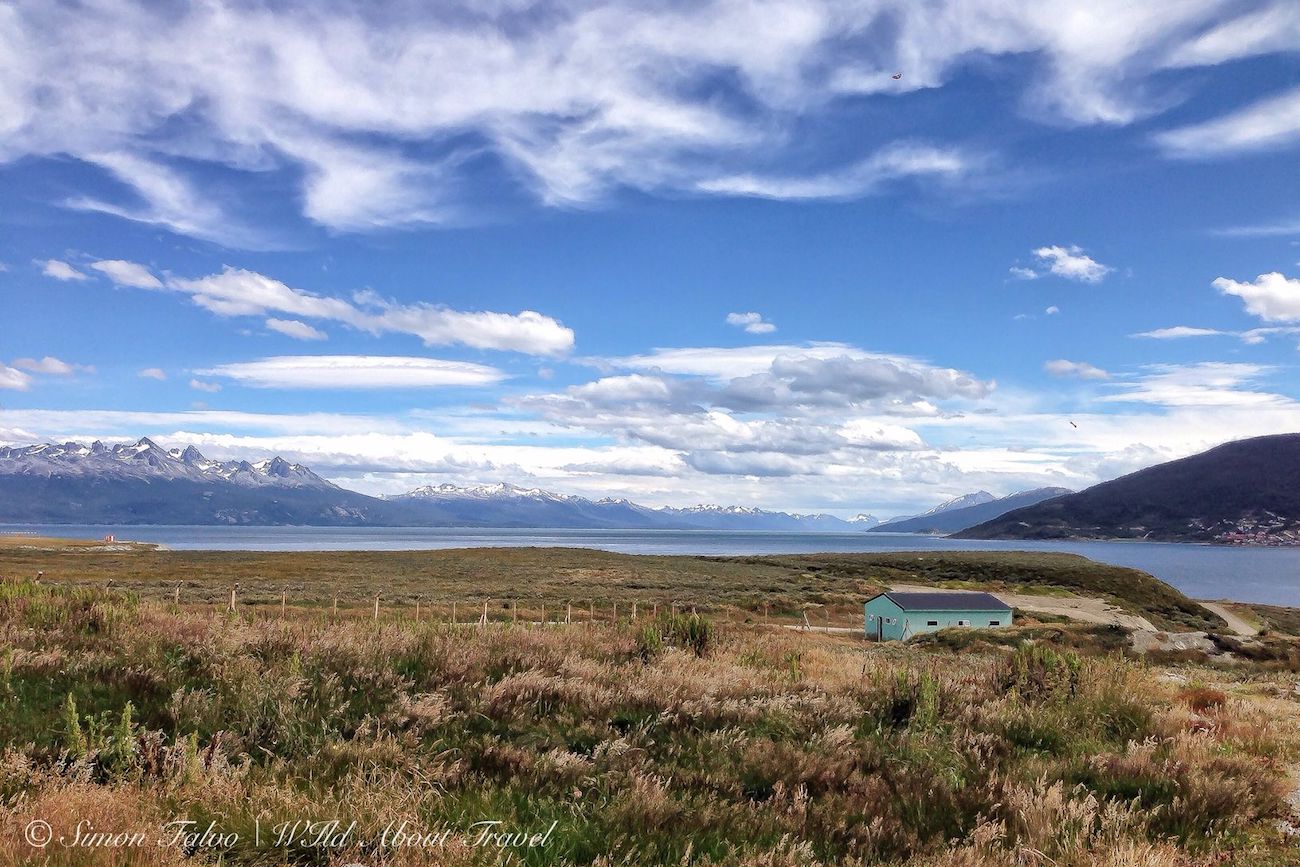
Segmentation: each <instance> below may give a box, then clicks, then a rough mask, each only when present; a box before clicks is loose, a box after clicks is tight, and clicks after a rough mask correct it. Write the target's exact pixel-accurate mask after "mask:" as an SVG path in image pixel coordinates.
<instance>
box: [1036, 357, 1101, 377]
mask: <svg viewBox="0 0 1300 867" xmlns="http://www.w3.org/2000/svg"><path fill="white" fill-rule="evenodd" d="M1043 370H1046V371H1047V372H1048V373H1050V374H1051V375H1052V376H1072V377H1076V378H1078V379H1110V374H1109V373H1107V372H1106V371H1104V370H1102V369H1101V368H1100V367H1097V366H1096V365H1094V364H1089V363H1088V362H1086V361H1068V360H1066V359H1064V358H1056V359H1053V360H1051V361H1049V362H1047V363H1046V364H1044V365H1043Z"/></svg>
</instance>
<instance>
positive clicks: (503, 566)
mask: <svg viewBox="0 0 1300 867" xmlns="http://www.w3.org/2000/svg"><path fill="white" fill-rule="evenodd" d="M38 572H40V573H43V576H44V577H43V580H44V581H45V582H47V583H53V584H58V585H67V586H77V587H105V586H110V584H111V586H113V587H117V588H122V589H127V590H131V591H133V592H135V593H137V594H139V595H140V596H141V597H142V598H147V599H174V598H176V592H177V589H178V588H179V591H180V597H179V598H180V600H181V603H182V604H184V605H198V606H203V605H207V606H212V605H226V604H228V601H229V597H230V592H231V590H232V589H234V588H236V587H237V588H238V589H237V602H238V603H239V604H241V605H247V606H252V607H254V608H276V609H278V607H279V606H280V604H281V602H282V600H283V601H285V602H286V603H287V605H288V606H289V607H293V608H304V609H314V610H323V609H327V608H328V609H333V607H334V605H335V601H336V600H337V604H338V606H339V607H340V609H341V610H343V611H353V612H362V613H364V612H367V611H372V610H373V609H372V606H373V601H374V597H375V595H376V594H378V595H379V596H380V605H381V613H388V614H399V613H400V614H403V615H405V616H408V617H409V616H413V615H414V611H415V606H416V604H417V602H418V603H419V604H420V606H421V611H422V613H424V614H425V615H428V616H433V615H435V614H436V616H438V617H441V618H442V619H448V618H449V617H450V615H451V603H452V602H453V601H455V602H456V603H457V604H458V606H459V607H458V611H457V617H458V619H468V618H469V617H471V616H478V615H479V614H481V612H482V605H483V603H484V602H485V601H487V602H489V616H490V617H491V618H493V619H507V618H511V617H513V616H514V611H515V609H516V607H517V608H518V610H519V612H520V616H521V617H524V618H526V619H532V620H536V619H540V618H541V615H542V607H543V606H546V616H547V618H548V619H555V618H556V616H557V615H560V612H561V611H565V612H567V610H568V608H567V607H568V606H569V605H572V606H573V610H574V614H573V616H574V617H582V618H584V619H585V618H587V617H589V616H590V613H591V606H594V607H595V615H596V617H597V618H600V619H606V620H608V619H611V618H612V617H613V613H614V611H613V606H614V605H616V604H617V605H620V606H622V608H623V611H624V614H626V613H628V612H630V609H631V605H632V603H633V602H634V601H635V602H636V603H637V604H638V605H639V606H641V607H644V606H647V605H651V606H653V605H658V606H660V607H671V606H672V605H674V604H676V605H678V606H681V607H691V606H693V607H695V609H696V610H698V611H702V612H704V611H707V612H710V613H712V614H714V615H715V616H722V617H726V618H728V619H731V618H739V619H741V620H744V619H745V618H749V619H751V620H757V621H762V620H763V619H764V617H765V616H766V617H767V619H769V620H785V621H789V622H797V621H800V620H801V619H802V615H803V612H804V611H807V612H808V616H809V619H810V622H812V623H813V624H814V625H826V624H827V623H830V624H832V625H837V626H850V625H856V626H858V627H860V626H861V625H862V607H861V606H862V603H863V601H864V600H865V599H866V598H867V597H869V596H870V595H872V594H873V593H876V592H878V591H879V590H881V589H884V588H885V587H887V586H888V585H890V584H893V583H910V584H933V585H935V586H942V587H956V588H970V587H979V588H980V589H991V590H997V589H1006V590H1014V591H1015V592H1020V593H1025V592H1029V593H1035V592H1039V593H1047V594H1052V593H1077V594H1081V595H1088V596H1096V597H1101V598H1104V599H1107V600H1109V601H1111V602H1113V603H1114V604H1116V605H1118V606H1119V607H1121V608H1124V609H1126V610H1128V611H1131V612H1133V613H1137V614H1142V615H1144V616H1146V617H1148V618H1149V619H1150V620H1151V621H1152V622H1153V623H1155V624H1156V625H1157V626H1159V627H1161V628H1164V629H1169V630H1171V631H1186V630H1194V629H1209V630H1214V629H1221V628H1223V625H1224V624H1223V622H1222V621H1221V620H1220V619H1219V618H1218V617H1217V616H1215V615H1213V614H1211V613H1210V612H1208V611H1206V610H1205V609H1203V608H1201V607H1200V606H1199V605H1197V604H1195V603H1194V602H1192V601H1191V600H1189V599H1188V598H1186V597H1185V596H1183V595H1182V594H1181V593H1179V592H1178V591H1176V590H1174V589H1173V588H1171V587H1169V586H1168V585H1166V584H1164V583H1162V582H1160V581H1157V580H1155V579H1154V578H1152V577H1151V576H1149V575H1147V574H1145V573H1143V572H1139V571H1137V570H1134V569H1125V568H1122V567H1118V566H1107V565H1104V564H1100V563H1095V562H1093V561H1090V560H1087V559H1085V558H1083V557H1078V556H1075V555H1072V554H1049V553H1002V552H996V553H965V552H954V553H945V554H940V555H936V554H914V553H882V554H811V555H791V556H771V557H668V556H630V555H626V554H613V553H607V552H603V551H591V550H587V549H563V548H494V549H461V550H454V551H415V552H328V553H296V552H295V553H264V552H232V551H130V552H121V553H113V552H103V551H79V550H76V549H70V550H65V551H52V550H19V549H9V550H3V549H0V576H13V577H30V576H34V575H36V574H37V573H38ZM471 611H473V612H476V613H475V614H473V615H471Z"/></svg>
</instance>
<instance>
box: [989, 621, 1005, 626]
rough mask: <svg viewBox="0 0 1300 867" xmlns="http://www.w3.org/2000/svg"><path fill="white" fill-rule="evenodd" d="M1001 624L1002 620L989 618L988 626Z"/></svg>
mask: <svg viewBox="0 0 1300 867" xmlns="http://www.w3.org/2000/svg"><path fill="white" fill-rule="evenodd" d="M1001 625H1002V621H1001V620H990V621H989V626H1001Z"/></svg>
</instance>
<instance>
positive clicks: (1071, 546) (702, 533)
mask: <svg viewBox="0 0 1300 867" xmlns="http://www.w3.org/2000/svg"><path fill="white" fill-rule="evenodd" d="M3 530H10V531H13V530H22V531H31V532H35V533H37V534H39V535H45V536H65V537H72V538H99V537H102V536H103V535H105V534H106V533H114V534H116V535H117V537H118V538H119V539H133V540H137V541H141V542H157V543H159V544H162V545H166V546H167V547H168V548H174V549H177V550H234V551H419V550H432V549H439V548H477V547H503V546H510V547H518V546H528V547H546V548H550V547H571V548H599V549H602V550H605V551H618V552H621V553H625V554H805V553H816V552H840V553H845V552H854V551H958V550H961V551H1066V552H1070V553H1074V554H1082V555H1083V556H1085V557H1090V558H1092V559H1093V560H1099V561H1101V562H1103V563H1112V564H1114V565H1117V566H1132V567H1134V568H1136V569H1141V570H1143V571H1144V572H1149V573H1151V574H1152V575H1155V576H1156V577H1157V578H1160V579H1162V580H1164V581H1167V582H1169V583H1170V584H1172V585H1174V586H1175V587H1177V588H1178V589H1179V590H1182V591H1183V592H1184V593H1186V594H1187V595H1189V596H1193V597H1196V598H1198V599H1236V600H1239V601H1242V602H1263V603H1271V604H1274V605H1297V606H1300V548H1226V547H1214V546H1208V545H1186V544H1173V543H1161V542H1026V541H1016V542H1001V541H999V542H976V541H969V540H964V539H963V540H956V539H945V538H941V537H933V536H912V535H907V534H903V533H779V532H763V531H747V532H718V531H712V530H528V529H525V530H518V529H491V530H474V529H470V530H466V529H458V528H428V527H355V528H332V527H112V526H98V525H97V526H77V525H71V524H59V525H24V526H15V525H0V531H3Z"/></svg>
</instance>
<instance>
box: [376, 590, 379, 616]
mask: <svg viewBox="0 0 1300 867" xmlns="http://www.w3.org/2000/svg"><path fill="white" fill-rule="evenodd" d="M375 622H376V623H378V622H379V594H378V593H376V594H375Z"/></svg>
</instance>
